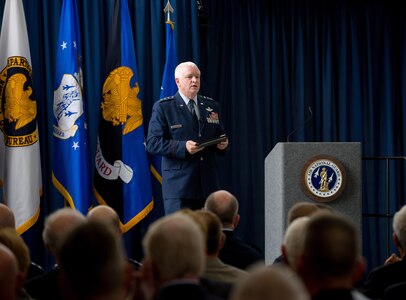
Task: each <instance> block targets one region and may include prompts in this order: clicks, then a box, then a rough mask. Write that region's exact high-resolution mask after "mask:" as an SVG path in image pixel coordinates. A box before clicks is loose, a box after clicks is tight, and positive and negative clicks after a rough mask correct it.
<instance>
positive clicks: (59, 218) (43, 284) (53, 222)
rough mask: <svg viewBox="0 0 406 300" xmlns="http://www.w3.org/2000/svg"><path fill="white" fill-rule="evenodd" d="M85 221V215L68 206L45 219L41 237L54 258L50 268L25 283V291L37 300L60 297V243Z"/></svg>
mask: <svg viewBox="0 0 406 300" xmlns="http://www.w3.org/2000/svg"><path fill="white" fill-rule="evenodd" d="M85 222H86V218H85V216H83V215H82V214H81V213H80V212H79V211H77V210H74V209H72V208H70V207H64V208H60V209H58V210H56V211H54V212H52V213H51V214H50V215H48V217H47V218H46V219H45V224H44V229H43V231H42V239H43V242H44V245H45V247H46V249H47V250H48V252H49V253H50V254H51V255H52V256H53V257H54V258H55V262H56V264H55V266H54V267H53V269H52V270H50V271H48V272H46V273H45V274H43V275H41V276H37V277H35V278H33V279H31V280H28V281H27V282H26V283H25V289H26V290H27V292H28V293H29V294H30V295H31V296H32V297H33V298H34V299H37V300H43V299H50V300H51V299H60V298H61V297H62V295H61V291H60V288H59V276H60V268H59V259H60V251H61V247H62V243H63V241H64V239H65V238H66V236H67V235H68V234H69V233H70V232H71V231H72V230H73V229H74V228H76V227H77V226H79V225H80V224H83V223H85Z"/></svg>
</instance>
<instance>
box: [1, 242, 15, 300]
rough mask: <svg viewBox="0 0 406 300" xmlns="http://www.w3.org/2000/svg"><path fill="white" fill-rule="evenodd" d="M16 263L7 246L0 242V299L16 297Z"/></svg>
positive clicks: (8, 299)
mask: <svg viewBox="0 0 406 300" xmlns="http://www.w3.org/2000/svg"><path fill="white" fill-rule="evenodd" d="M17 276H18V263H17V259H16V258H15V256H14V254H13V253H12V252H11V250H10V249H9V248H7V247H6V246H4V245H3V244H0V299H7V300H14V299H17V297H16V295H17V290H18V282H17Z"/></svg>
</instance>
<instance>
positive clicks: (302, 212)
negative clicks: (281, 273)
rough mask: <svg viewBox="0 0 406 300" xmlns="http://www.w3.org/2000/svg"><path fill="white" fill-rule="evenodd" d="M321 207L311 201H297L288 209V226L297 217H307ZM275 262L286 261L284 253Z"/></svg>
mask: <svg viewBox="0 0 406 300" xmlns="http://www.w3.org/2000/svg"><path fill="white" fill-rule="evenodd" d="M319 210H320V209H319V207H318V206H317V205H316V204H313V203H310V202H305V201H301V202H297V203H295V204H293V205H292V207H291V208H290V209H289V211H288V216H287V218H286V223H287V224H286V228H287V227H289V225H290V224H291V223H292V222H293V221H294V220H296V219H297V218H301V217H307V216H310V215H312V214H314V213H315V212H318V211H319ZM273 263H274V264H280V263H285V258H284V257H283V254H281V255H280V256H278V257H277V258H275V260H274V262H273Z"/></svg>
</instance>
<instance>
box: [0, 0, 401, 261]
mask: <svg viewBox="0 0 406 300" xmlns="http://www.w3.org/2000/svg"><path fill="white" fill-rule="evenodd" d="M128 2H129V6H130V14H131V18H132V22H133V32H134V40H135V49H136V55H137V62H138V73H139V77H140V87H141V93H140V96H141V99H142V100H143V112H144V122H145V123H146V125H147V124H148V121H149V118H150V114H151V109H152V104H153V102H154V101H156V100H157V99H158V97H159V93H160V84H161V77H162V71H163V67H164V63H165V35H164V34H165V32H164V14H163V7H164V5H165V2H166V1H164V0H152V1H151V0H128ZM199 2H200V4H203V6H199V5H198V3H197V1H195V0H190V1H186V0H182V1H181V0H172V1H171V3H172V6H173V7H174V9H175V14H174V15H173V20H174V21H175V37H176V43H177V50H178V57H179V60H180V61H185V60H193V61H195V62H196V63H197V64H198V65H199V66H200V69H201V71H202V89H201V92H202V94H205V95H207V96H210V97H213V98H215V99H216V100H217V101H219V102H220V104H221V107H222V111H223V118H224V121H225V127H226V130H227V131H228V133H229V136H230V142H231V143H230V151H229V154H228V156H226V157H225V158H222V159H221V160H220V161H219V165H220V167H221V171H220V172H221V178H222V183H223V187H224V188H225V189H228V190H230V191H231V192H232V193H234V194H235V195H236V196H237V198H238V199H239V201H240V206H241V210H240V213H241V223H240V226H239V228H238V231H239V233H240V234H241V235H242V236H243V237H244V238H245V239H246V240H247V241H249V242H251V243H253V244H255V245H257V246H258V247H259V248H262V249H263V246H264V245H263V242H264V159H265V157H266V156H267V155H268V153H269V152H270V151H271V149H272V148H273V146H274V145H275V144H276V143H278V142H286V141H287V139H288V136H289V141H291V142H298V141H307V142H361V143H362V154H363V156H364V157H392V156H400V158H399V159H396V160H390V161H389V162H388V163H386V161H385V160H364V161H363V199H362V204H363V214H364V215H363V252H364V255H365V256H366V258H367V260H368V266H369V267H373V266H376V265H378V264H381V263H382V262H383V260H384V259H385V257H386V255H387V249H386V246H387V243H388V235H387V229H388V228H387V225H388V224H390V223H391V221H392V219H391V215H392V214H393V213H394V212H395V211H396V210H397V209H399V208H400V206H402V205H403V204H405V188H404V179H405V172H406V170H405V168H404V159H403V155H404V153H405V149H404V148H405V141H406V132H405V130H404V128H406V126H405V125H406V124H405V119H404V118H403V116H404V115H405V112H406V76H405V73H406V63H405V59H406V15H405V9H404V7H403V5H402V6H401V5H399V4H395V1H383V0H382V1H377V0H374V1H373V0H370V1H367V0H364V1H361V0H360V1H334V0H332V1H316V0H274V1H267V0H256V1H253V0H222V1H218V0H217V1H216V0H205V1H199ZM4 3H5V0H0V14H1V15H2V13H3V9H4ZM23 3H24V7H25V12H26V19H27V25H28V31H29V37H30V43H31V56H32V65H33V81H34V87H35V90H34V92H35V93H36V95H37V100H38V105H39V118H40V119H39V121H40V133H41V136H40V138H41V157H42V168H43V182H44V196H43V198H42V204H41V208H42V211H41V220H40V222H38V223H37V225H36V226H35V227H34V228H33V229H32V230H30V232H28V233H26V234H25V235H24V238H25V239H26V240H27V242H28V243H29V245H30V248H31V252H32V254H33V260H36V261H37V262H39V263H41V264H44V265H45V266H48V265H49V264H50V262H49V258H48V257H47V255H46V254H45V251H44V249H43V248H42V242H41V240H40V239H41V237H40V233H41V230H42V222H43V218H44V217H45V216H46V215H47V214H49V213H50V212H51V211H53V210H55V209H56V208H59V207H61V206H63V201H62V199H61V197H60V196H59V195H58V194H57V192H56V191H55V189H54V188H53V186H52V184H51V169H52V166H51V162H52V156H53V153H52V144H51V141H52V113H53V112H52V103H53V86H54V71H55V53H56V48H57V46H58V45H57V44H56V42H57V34H58V30H59V19H60V10H61V4H62V1H61V0H24V1H23ZM77 3H78V10H79V18H80V22H81V24H80V27H81V35H82V36H81V37H82V45H83V46H82V47H83V48H82V51H83V62H84V67H83V72H84V79H85V97H86V99H85V101H86V106H87V107H86V108H87V111H88V123H89V130H90V146H91V147H90V149H91V156H92V157H93V156H94V152H95V141H96V136H97V124H98V117H99V102H100V91H101V86H102V74H103V66H104V61H105V55H106V49H107V45H106V43H107V35H108V31H109V23H110V16H111V11H112V7H113V0H77ZM309 107H310V109H309ZM310 110H311V111H312V112H313V116H312V117H311V114H310ZM306 120H307V121H306ZM292 132H294V133H293V134H290V133H292ZM92 163H93V162H92ZM387 166H389V167H390V169H389V171H387ZM388 177H389V178H388ZM387 185H388V186H389V188H388V189H387ZM387 199H388V201H387ZM354 201H356V200H355V199H354ZM148 221H150V220H148V218H147V220H145V221H144V222H143V224H140V225H139V226H137V228H135V229H134V230H132V231H130V232H129V233H127V234H126V235H127V237H126V238H127V248H128V251H129V255H130V256H133V257H135V258H140V256H141V255H142V254H141V253H140V252H139V247H138V239H139V237H140V236H142V233H143V230H144V229H145V227H146V226H147V223H148ZM388 222H389V223H388ZM389 234H390V233H389ZM128 241H130V242H128ZM391 247H392V246H391ZM390 250H391V251H392V250H393V247H392V249H390Z"/></svg>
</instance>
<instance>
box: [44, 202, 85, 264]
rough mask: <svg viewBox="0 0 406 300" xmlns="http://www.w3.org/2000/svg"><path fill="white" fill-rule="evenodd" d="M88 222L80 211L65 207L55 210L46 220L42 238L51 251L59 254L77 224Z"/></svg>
mask: <svg viewBox="0 0 406 300" xmlns="http://www.w3.org/2000/svg"><path fill="white" fill-rule="evenodd" d="M85 222H86V218H85V216H84V215H82V214H81V213H80V212H79V211H77V210H74V209H72V208H69V207H64V208H61V209H58V210H56V211H54V212H53V213H52V214H50V215H49V216H48V217H47V219H46V220H45V225H44V230H43V231H42V239H43V241H44V244H45V245H46V246H47V247H48V249H49V251H50V252H51V253H52V254H53V255H55V256H58V255H59V252H60V249H61V246H62V243H63V241H64V239H65V238H66V236H67V235H68V234H69V233H70V232H71V231H72V230H73V229H75V228H76V227H77V226H79V225H80V224H83V223H85Z"/></svg>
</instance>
